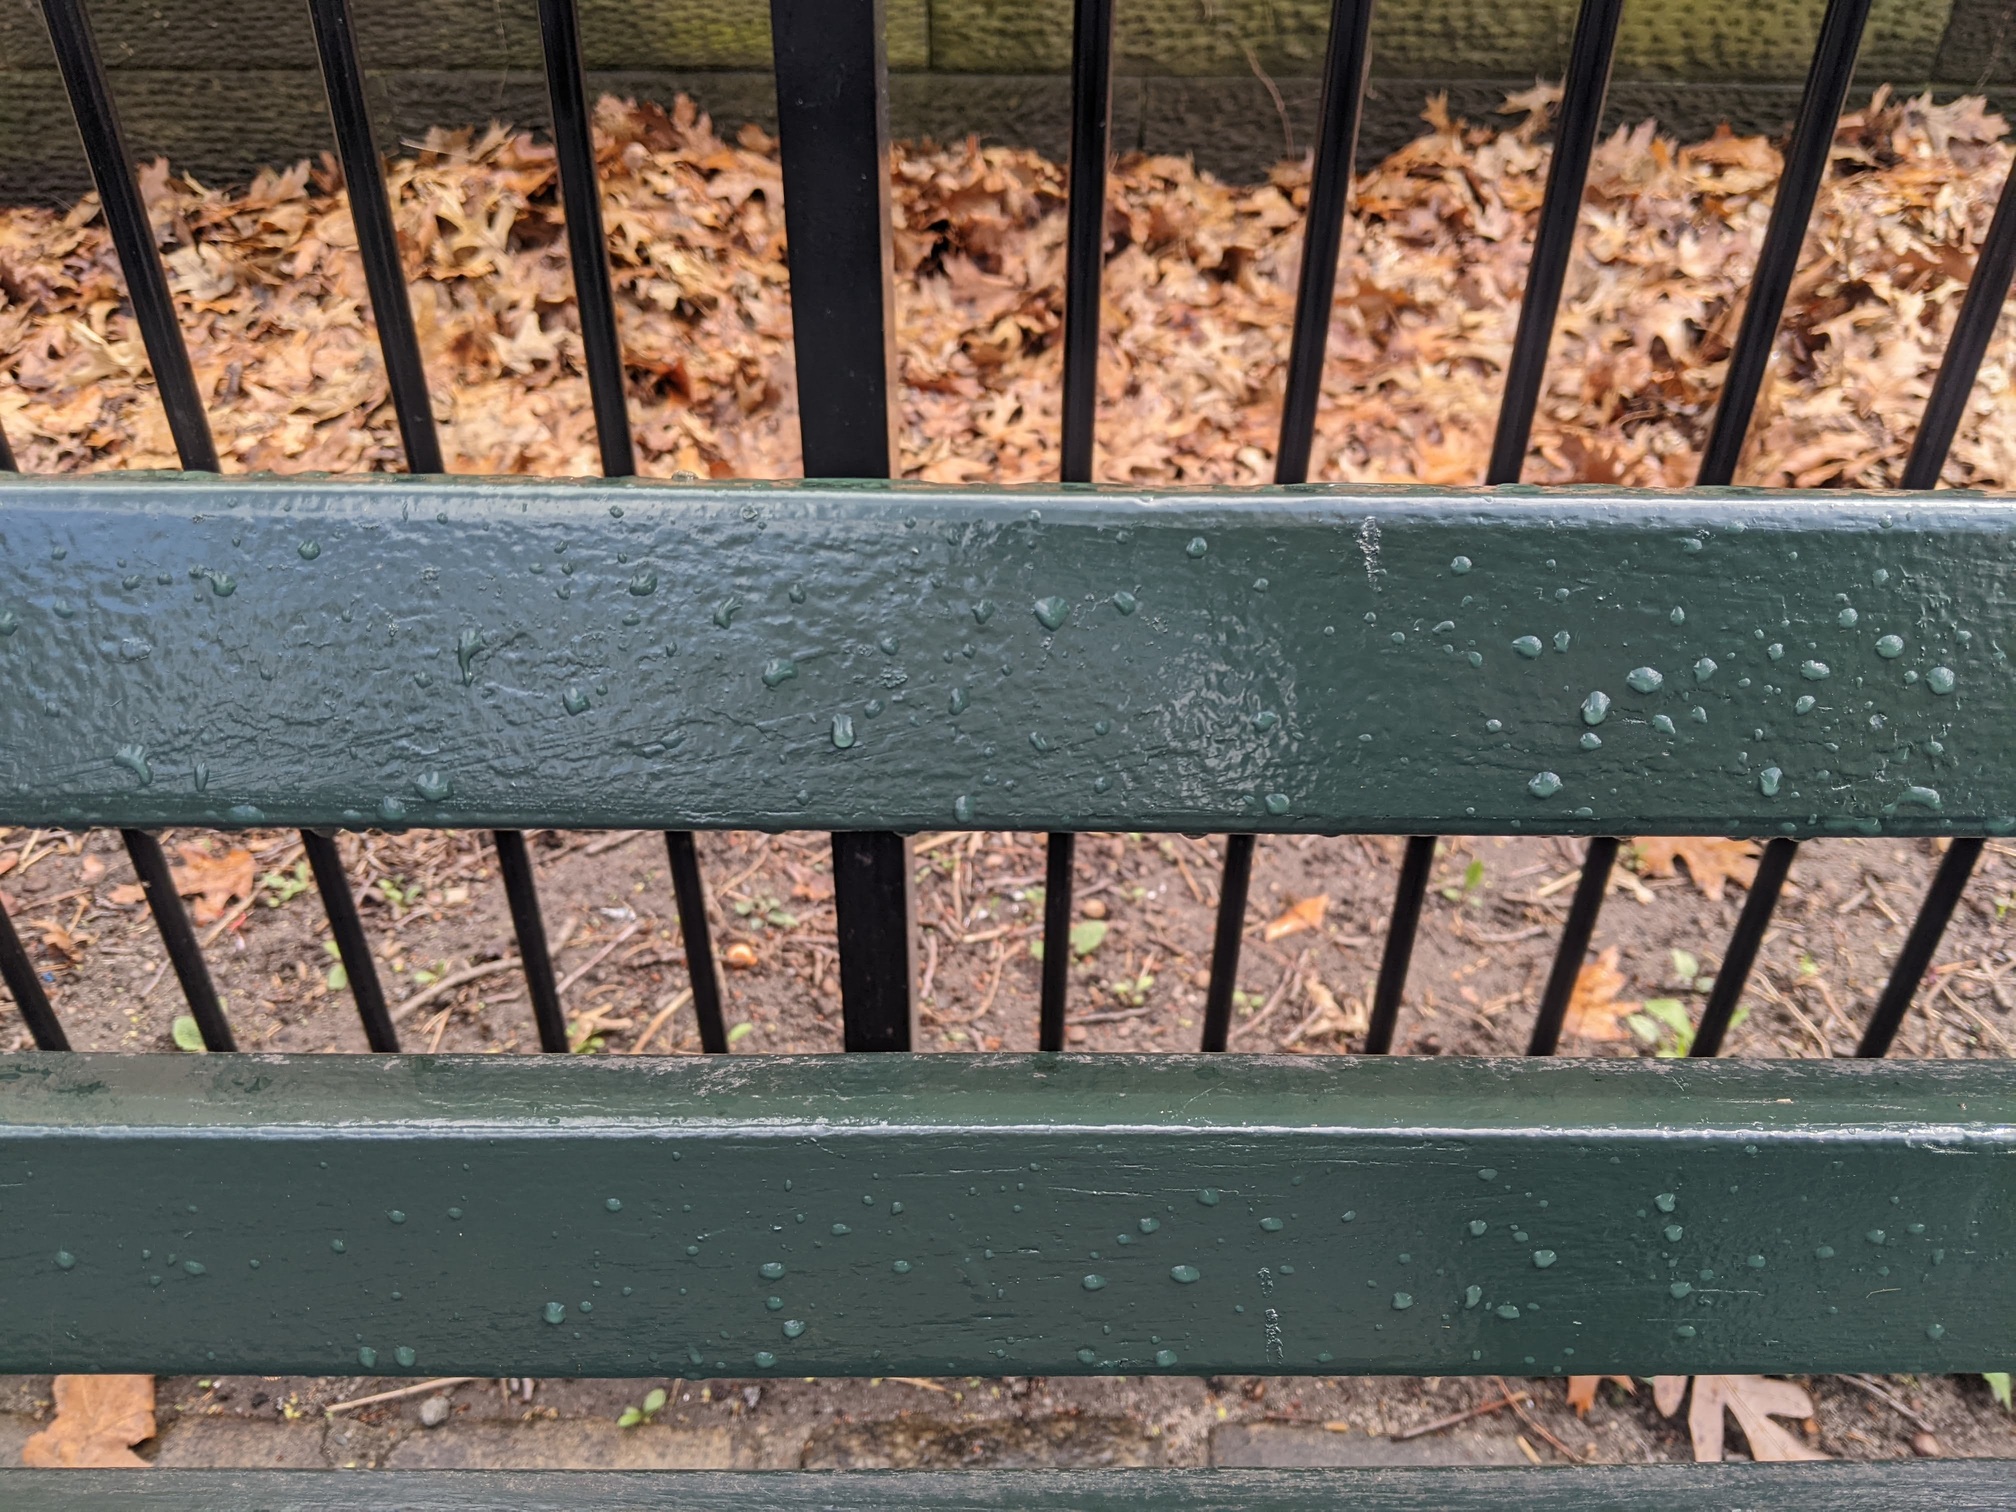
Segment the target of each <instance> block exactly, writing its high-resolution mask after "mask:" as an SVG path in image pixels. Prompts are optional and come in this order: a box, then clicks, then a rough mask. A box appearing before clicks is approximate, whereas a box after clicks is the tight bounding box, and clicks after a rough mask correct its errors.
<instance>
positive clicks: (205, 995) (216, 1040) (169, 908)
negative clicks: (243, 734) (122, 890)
mask: <svg viewBox="0 0 2016 1512" xmlns="http://www.w3.org/2000/svg"><path fill="white" fill-rule="evenodd" d="M119 838H120V839H122V840H124V841H125V842H126V854H127V856H128V857H130V858H131V859H132V862H133V870H134V873H135V874H136V875H137V876H138V877H139V878H140V887H141V890H142V891H143V892H145V893H146V894H147V907H148V908H149V909H150V910H152V912H153V914H154V924H155V927H156V928H157V929H159V930H160V931H161V943H162V944H163V945H164V946H166V947H167V949H168V961H169V964H170V965H172V966H173V967H174V968H175V980H176V981H178V982H180V983H181V984H182V996H183V998H184V999H185V1000H186V1001H187V1002H188V1004H189V1011H190V1013H192V1014H193V1015H195V1018H196V1028H197V1030H198V1031H199V1032H200V1033H201V1034H202V1036H203V1048H204V1049H206V1050H236V1049H237V1048H238V1044H237V1041H235V1040H234V1039H232V1037H231V1026H230V1024H228V1023H226V1022H225V1019H224V1005H223V1003H222V1002H220V1001H219V1000H218V997H217V988H216V987H215V986H214V985H213V984H212V983H211V981H210V968H209V967H208V966H206V965H204V964H203V949H202V947H201V946H200V945H198V944H197V943H196V931H195V929H194V928H192V927H191V926H190V923H189V915H188V913H187V912H186V911H185V910H184V909H183V907H182V898H181V895H180V894H179V893H177V892H176V891H175V874H174V873H173V872H172V871H170V870H169V867H168V858H167V856H165V855H163V854H162V851H161V842H160V841H159V840H157V839H155V838H154V837H153V836H152V835H150V834H148V833H147V832H146V831H145V830H130V829H129V830H121V831H120V832H119Z"/></svg>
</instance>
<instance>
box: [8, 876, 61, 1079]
mask: <svg viewBox="0 0 2016 1512" xmlns="http://www.w3.org/2000/svg"><path fill="white" fill-rule="evenodd" d="M0 982H5V983H6V984H7V990H8V992H10V993H12V994H13V997H14V1006H15V1007H16V1008H18V1009H19V1010H20V1011H21V1020H22V1022H23V1023H25V1024H26V1025H27V1026H28V1033H29V1036H30V1037H31V1038H33V1040H34V1041H35V1048H36V1049H37V1050H68V1049H69V1048H70V1040H69V1037H68V1036H67V1035H65V1034H64V1033H63V1025H62V1024H61V1023H60V1022H59V1021H58V1020H57V1018H56V1010H55V1008H54V1007H53V1006H51V1004H50V1002H49V994H48V993H46V992H44V991H43V990H42V978H41V976H40V975H38V974H37V973H36V970H35V963H34V962H33V961H31V960H29V959H28V952H27V950H26V949H25V948H23V946H22V944H21V936H20V935H18V934H16V933H15V932H14V921H13V920H12V919H10V918H8V917H7V910H6V908H5V907H4V906H0Z"/></svg>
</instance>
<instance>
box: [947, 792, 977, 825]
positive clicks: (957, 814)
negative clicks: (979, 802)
mask: <svg viewBox="0 0 2016 1512" xmlns="http://www.w3.org/2000/svg"><path fill="white" fill-rule="evenodd" d="M952 817H953V818H954V819H957V820H958V821H959V822H960V823H961V824H971V823H972V822H973V800H972V798H970V797H969V796H967V795H966V794H965V793H961V794H960V795H959V796H958V797H957V798H954V799H953V800H952Z"/></svg>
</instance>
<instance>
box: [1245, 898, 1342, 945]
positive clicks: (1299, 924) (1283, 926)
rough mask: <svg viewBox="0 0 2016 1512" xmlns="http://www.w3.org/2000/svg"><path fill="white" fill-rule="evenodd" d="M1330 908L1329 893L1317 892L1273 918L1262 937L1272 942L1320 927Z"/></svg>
mask: <svg viewBox="0 0 2016 1512" xmlns="http://www.w3.org/2000/svg"><path fill="white" fill-rule="evenodd" d="M1329 909H1330V897H1329V894H1327V893H1316V894H1314V895H1313V896H1311V897H1307V898H1304V899H1302V900H1301V901H1300V902H1299V903H1296V904H1294V905H1293V906H1292V907H1290V908H1289V909H1288V910H1287V912H1285V913H1283V914H1282V915H1281V917H1279V918H1278V919H1274V920H1272V921H1271V922H1270V923H1269V924H1268V925H1267V928H1266V929H1265V930H1263V931H1262V938H1264V939H1265V940H1267V941H1268V943H1270V944H1271V943H1273V942H1274V941H1275V940H1281V939H1286V938H1287V937H1288V936H1289V935H1293V934H1301V933H1302V932H1303V931H1304V930H1305V929H1320V928H1322V925H1323V915H1324V914H1325V913H1327V912H1329Z"/></svg>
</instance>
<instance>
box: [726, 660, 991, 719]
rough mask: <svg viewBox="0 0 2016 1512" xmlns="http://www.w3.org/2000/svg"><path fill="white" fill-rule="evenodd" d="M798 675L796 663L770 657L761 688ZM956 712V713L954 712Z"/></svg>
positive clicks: (773, 685)
mask: <svg viewBox="0 0 2016 1512" xmlns="http://www.w3.org/2000/svg"><path fill="white" fill-rule="evenodd" d="M797 675H798V663H796V662H795V661H793V660H791V658H790V657H788V656H777V657H772V658H771V659H770V660H769V661H766V662H765V663H763V686H764V687H766V688H774V687H776V686H777V685H778V684H779V683H786V682H789V681H790V680H791V679H792V678H794V677H796V676H797ZM955 712H956V711H955Z"/></svg>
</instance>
